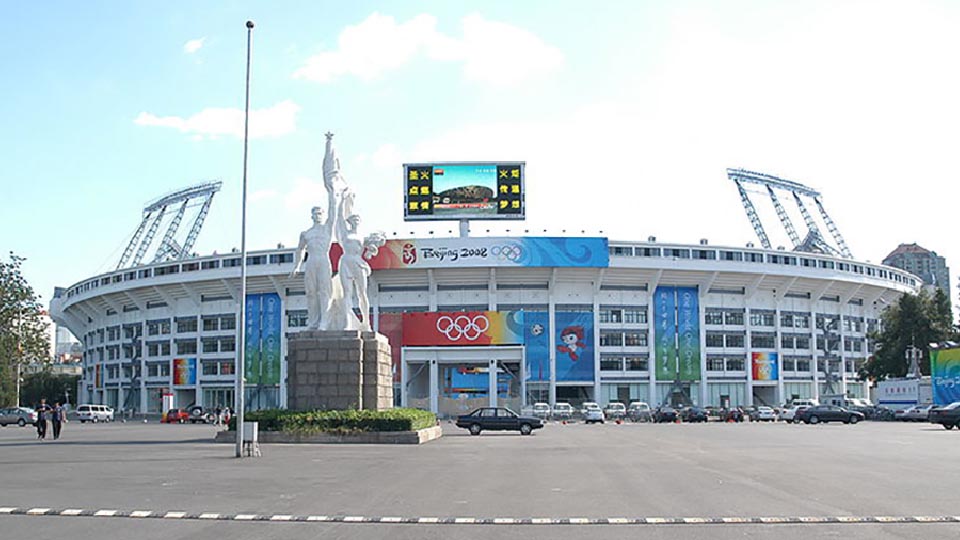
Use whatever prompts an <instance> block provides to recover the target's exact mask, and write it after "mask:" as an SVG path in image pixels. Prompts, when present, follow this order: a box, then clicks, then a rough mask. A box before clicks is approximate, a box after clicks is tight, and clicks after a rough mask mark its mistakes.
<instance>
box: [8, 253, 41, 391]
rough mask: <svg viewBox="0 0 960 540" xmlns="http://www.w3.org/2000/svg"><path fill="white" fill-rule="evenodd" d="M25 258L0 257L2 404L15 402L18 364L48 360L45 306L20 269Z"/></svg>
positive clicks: (14, 256)
mask: <svg viewBox="0 0 960 540" xmlns="http://www.w3.org/2000/svg"><path fill="white" fill-rule="evenodd" d="M23 261H24V259H23V258H22V257H18V256H16V255H14V254H13V253H10V261H9V262H5V261H2V260H0V406H4V407H8V406H13V405H16V401H17V373H18V369H17V366H18V364H28V363H37V362H42V363H49V362H50V342H49V341H48V340H47V335H46V330H47V323H45V322H44V321H43V319H42V318H41V316H42V314H43V306H42V305H41V304H40V298H39V297H38V296H37V295H36V294H35V293H34V291H33V287H31V286H30V284H29V283H27V280H26V279H25V278H24V277H23V273H22V271H21V268H22V265H23Z"/></svg>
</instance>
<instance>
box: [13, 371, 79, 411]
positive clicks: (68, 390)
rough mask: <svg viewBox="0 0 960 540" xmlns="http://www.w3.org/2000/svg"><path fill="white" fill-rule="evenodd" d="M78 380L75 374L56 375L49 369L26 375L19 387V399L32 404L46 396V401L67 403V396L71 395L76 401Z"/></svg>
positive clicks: (51, 403)
mask: <svg viewBox="0 0 960 540" xmlns="http://www.w3.org/2000/svg"><path fill="white" fill-rule="evenodd" d="M79 380H80V377H79V376H77V375H56V374H54V373H52V372H51V371H50V370H49V369H44V370H43V371H40V372H38V373H33V374H31V375H27V376H26V377H24V378H23V387H22V388H21V389H20V401H21V402H22V403H24V404H26V405H30V406H33V404H34V403H39V402H40V398H46V399H47V403H49V404H50V405H53V403H54V402H60V403H67V402H68V400H67V396H71V397H72V398H73V401H74V402H76V397H77V381H79Z"/></svg>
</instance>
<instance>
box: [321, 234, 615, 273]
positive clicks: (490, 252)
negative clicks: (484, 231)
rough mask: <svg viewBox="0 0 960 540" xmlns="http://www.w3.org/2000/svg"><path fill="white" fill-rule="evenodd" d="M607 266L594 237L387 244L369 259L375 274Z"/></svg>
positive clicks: (603, 245)
mask: <svg viewBox="0 0 960 540" xmlns="http://www.w3.org/2000/svg"><path fill="white" fill-rule="evenodd" d="M334 259H336V256H335V254H334ZM609 265H610V252H609V249H608V244H607V239H606V238H595V237H588V238H554V237H520V238H469V237H468V238H416V239H409V240H388V241H387V243H386V245H385V246H383V247H382V248H380V251H379V253H378V254H377V255H376V256H375V257H373V258H372V259H370V267H371V268H372V269H374V270H391V269H402V268H465V267H481V266H482V267H490V266H499V267H504V266H506V267H583V268H605V267H607V266H609Z"/></svg>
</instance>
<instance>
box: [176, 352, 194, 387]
mask: <svg viewBox="0 0 960 540" xmlns="http://www.w3.org/2000/svg"><path fill="white" fill-rule="evenodd" d="M193 384H197V359H196V358H174V359H173V385H174V386H188V385H193Z"/></svg>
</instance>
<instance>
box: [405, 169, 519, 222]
mask: <svg viewBox="0 0 960 540" xmlns="http://www.w3.org/2000/svg"><path fill="white" fill-rule="evenodd" d="M524 165H525V164H524V163H523V162H504V163H430V164H408V165H404V167H403V177H404V210H403V215H404V219H406V220H407V221H415V220H459V219H524V213H525V208H524V191H523V184H524Z"/></svg>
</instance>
